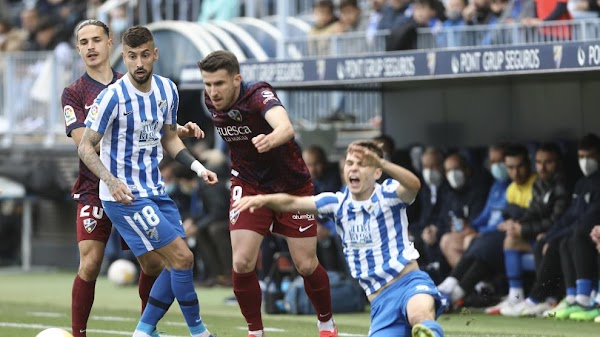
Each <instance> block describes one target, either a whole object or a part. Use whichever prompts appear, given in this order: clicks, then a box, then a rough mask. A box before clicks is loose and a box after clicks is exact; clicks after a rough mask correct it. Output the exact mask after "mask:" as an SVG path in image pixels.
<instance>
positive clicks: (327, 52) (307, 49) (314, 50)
mask: <svg viewBox="0 0 600 337" xmlns="http://www.w3.org/2000/svg"><path fill="white" fill-rule="evenodd" d="M388 35H389V31H388V30H382V31H379V32H377V33H375V34H374V35H372V36H368V35H367V33H366V32H364V31H363V32H350V33H342V34H332V35H307V36H299V37H288V38H287V39H285V46H286V49H287V50H290V49H292V48H295V49H296V50H298V51H299V52H300V54H301V55H302V56H309V57H322V56H338V55H340V56H341V55H344V56H348V55H360V54H369V53H377V52H383V51H385V40H386V37H387V36H388ZM290 56H291V55H290Z"/></svg>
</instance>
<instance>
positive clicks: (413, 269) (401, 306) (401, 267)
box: [234, 141, 444, 337]
mask: <svg viewBox="0 0 600 337" xmlns="http://www.w3.org/2000/svg"><path fill="white" fill-rule="evenodd" d="M382 173H386V174H387V175H389V176H390V177H391V178H388V179H386V180H385V181H384V182H383V183H382V184H378V183H377V179H379V177H381V175H382ZM344 180H345V182H346V186H347V187H346V188H345V189H344V190H343V191H341V192H337V193H330V192H326V193H321V194H319V195H316V196H314V197H312V196H306V197H299V196H292V195H289V194H267V195H257V196H249V197H243V198H241V199H240V200H238V201H237V202H235V203H234V210H236V211H240V212H241V211H244V210H250V212H253V211H256V210H258V209H260V208H262V207H267V208H270V209H273V210H275V211H280V212H283V211H285V212H289V211H300V212H310V213H317V214H321V215H328V216H332V217H333V218H334V220H335V223H336V227H337V231H338V234H339V235H340V236H341V237H342V241H343V244H344V255H345V257H346V261H347V263H348V265H349V267H350V271H351V273H352V276H353V277H354V278H356V279H357V280H358V281H359V283H360V284H361V286H362V287H363V289H364V290H365V292H366V294H367V296H368V298H369V301H370V302H371V329H370V332H369V336H370V337H389V336H411V335H412V336H413V337H441V336H443V335H444V332H443V330H442V327H441V326H440V325H439V324H438V323H437V322H436V321H435V319H436V317H437V316H439V314H440V313H441V312H442V311H443V305H442V297H441V294H440V293H439V291H438V290H437V289H436V287H435V285H434V284H433V281H432V280H431V278H430V277H429V275H427V274H426V273H425V272H422V271H420V270H419V267H418V265H417V262H416V260H417V258H418V257H419V253H418V252H417V250H416V249H415V248H414V246H413V244H412V242H410V241H408V219H407V217H406V207H407V206H408V205H410V204H411V203H412V202H413V201H414V199H415V197H416V196H417V192H418V191H419V189H420V187H421V184H420V182H419V178H417V177H416V176H415V175H414V174H412V173H411V172H410V171H408V170H406V169H404V168H402V167H400V166H398V165H396V164H393V163H391V162H389V161H387V160H385V159H383V153H382V151H381V149H380V148H379V147H378V146H377V145H376V144H375V143H374V142H372V141H361V142H355V143H352V144H350V145H349V147H348V151H347V156H346V162H345V164H344Z"/></svg>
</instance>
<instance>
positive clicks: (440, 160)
mask: <svg viewBox="0 0 600 337" xmlns="http://www.w3.org/2000/svg"><path fill="white" fill-rule="evenodd" d="M421 163H422V164H421V165H422V167H423V170H422V171H421V177H422V179H423V184H421V190H420V191H419V196H418V201H419V205H420V206H421V211H420V213H419V216H418V220H417V221H415V222H414V225H411V226H409V228H408V230H409V232H410V234H411V235H412V236H413V241H414V243H415V246H416V248H417V250H418V251H420V252H422V255H421V259H419V264H420V265H421V266H422V267H423V269H424V270H425V271H426V272H427V273H428V274H429V275H430V276H431V278H432V279H433V280H434V282H435V283H436V284H437V283H440V282H441V281H442V279H443V278H444V277H445V276H446V275H447V274H448V272H449V267H448V264H447V263H446V261H445V259H444V258H443V256H442V252H441V250H440V245H439V237H438V228H437V226H436V225H435V224H436V223H438V221H439V218H440V217H441V214H440V213H441V209H442V205H443V204H444V203H445V202H446V199H447V198H448V194H449V193H450V185H448V182H447V181H446V179H445V178H444V155H443V154H442V151H441V150H440V149H438V148H434V147H428V148H426V149H425V151H424V152H423V155H422V156H421Z"/></svg>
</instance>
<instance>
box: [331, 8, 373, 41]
mask: <svg viewBox="0 0 600 337" xmlns="http://www.w3.org/2000/svg"><path fill="white" fill-rule="evenodd" d="M339 8H340V18H339V20H338V21H337V22H336V23H334V24H333V25H334V26H333V28H332V30H333V32H334V33H338V34H339V33H350V32H362V31H364V30H365V28H366V24H365V22H364V20H361V10H360V8H359V7H358V3H357V2H356V0H342V1H341V2H340V7H339Z"/></svg>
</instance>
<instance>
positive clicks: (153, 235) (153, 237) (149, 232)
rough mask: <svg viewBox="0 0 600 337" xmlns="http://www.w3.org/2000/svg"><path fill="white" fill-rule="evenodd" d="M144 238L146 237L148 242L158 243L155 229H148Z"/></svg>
mask: <svg viewBox="0 0 600 337" xmlns="http://www.w3.org/2000/svg"><path fill="white" fill-rule="evenodd" d="M146 236H148V239H150V240H154V241H158V230H157V229H156V227H153V228H150V229H148V230H147V231H146Z"/></svg>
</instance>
